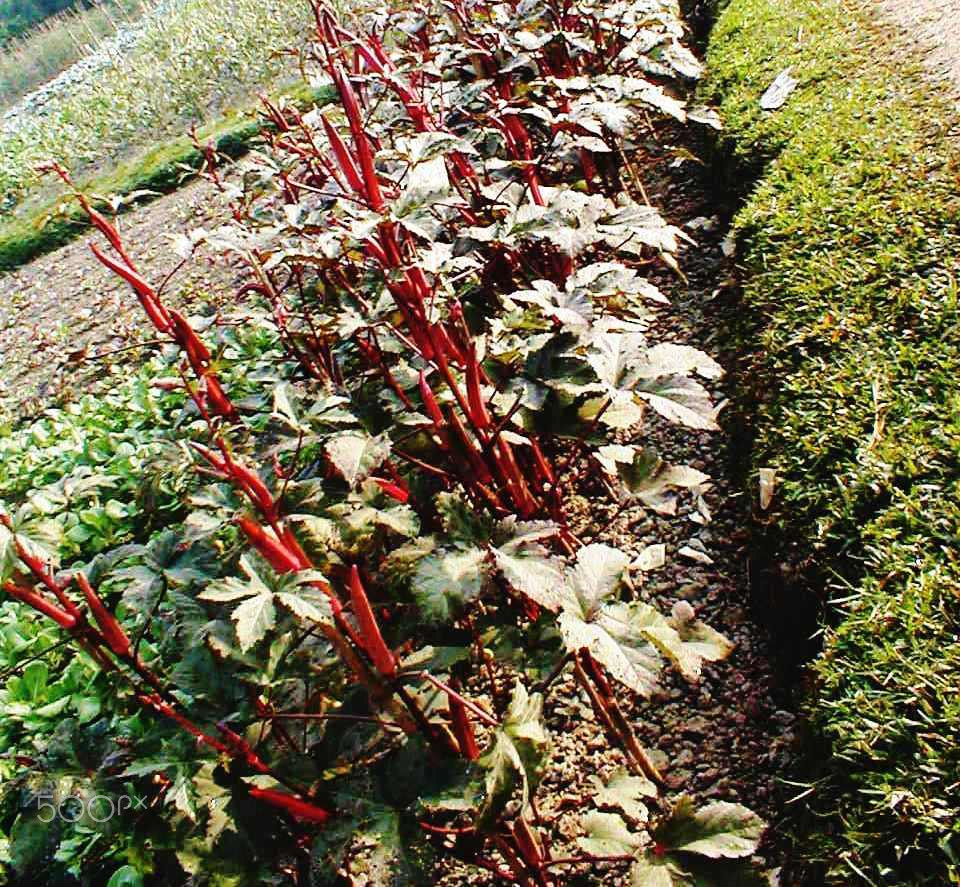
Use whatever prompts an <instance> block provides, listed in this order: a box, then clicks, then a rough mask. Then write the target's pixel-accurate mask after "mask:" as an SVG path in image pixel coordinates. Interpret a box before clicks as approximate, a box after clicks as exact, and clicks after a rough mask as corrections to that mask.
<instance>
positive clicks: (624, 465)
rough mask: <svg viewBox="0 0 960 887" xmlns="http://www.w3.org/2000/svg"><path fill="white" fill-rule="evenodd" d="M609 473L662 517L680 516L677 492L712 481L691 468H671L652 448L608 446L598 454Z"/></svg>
mask: <svg viewBox="0 0 960 887" xmlns="http://www.w3.org/2000/svg"><path fill="white" fill-rule="evenodd" d="M596 457H597V461H598V462H599V463H600V465H601V467H602V468H603V470H604V471H606V472H607V474H609V475H611V476H612V477H616V478H618V479H619V480H620V482H621V483H622V484H623V486H624V488H625V489H626V490H627V492H628V493H630V494H631V495H633V496H636V497H637V498H638V499H639V500H640V501H641V502H643V504H644V505H646V506H648V507H649V508H652V509H653V510H654V511H656V512H657V513H658V514H667V515H673V514H676V513H677V497H676V494H675V492H674V491H675V490H679V489H694V490H696V489H697V488H700V487H702V486H704V485H705V484H706V483H708V482H709V480H710V478H709V476H708V475H706V474H704V473H703V472H702V471H697V469H695V468H691V467H690V466H689V465H667V464H666V463H665V462H663V461H662V460H661V459H660V457H659V456H657V454H656V453H655V452H654V451H653V450H651V449H650V448H648V447H635V446H629V445H623V444H608V445H607V446H603V447H600V448H599V449H598V450H597V452H596Z"/></svg>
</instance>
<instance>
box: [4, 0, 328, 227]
mask: <svg viewBox="0 0 960 887" xmlns="http://www.w3.org/2000/svg"><path fill="white" fill-rule="evenodd" d="M308 20H309V19H308V12H307V10H305V8H304V5H303V4H302V3H299V2H296V0H270V2H266V3H263V2H260V3H254V2H251V0H231V2H230V3H211V2H208V0H170V2H169V3H165V4H162V5H160V6H158V7H156V8H155V9H153V10H151V11H150V13H149V14H148V15H146V16H145V17H144V18H143V19H142V20H141V21H140V22H139V23H138V24H137V33H136V35H135V37H134V39H133V43H132V45H131V46H124V47H123V51H122V52H118V53H116V54H109V53H108V54H107V57H106V58H105V59H102V60H100V61H99V62H97V63H93V61H92V60H91V58H85V59H82V60H81V61H80V62H78V63H77V65H76V66H75V68H76V73H75V76H71V77H70V78H69V79H68V80H65V81H64V82H63V84H62V85H61V86H59V87H58V88H57V90H56V91H55V92H52V93H50V94H47V93H43V95H42V96H38V97H37V100H36V101H33V100H32V98H31V97H30V96H28V97H27V99H25V100H24V101H23V102H21V103H20V105H18V107H17V109H15V113H13V114H10V115H7V116H6V117H5V119H4V120H3V121H2V124H0V212H2V213H3V214H8V213H10V212H11V211H12V210H14V208H15V207H16V206H17V205H18V204H19V203H20V202H21V201H22V200H23V199H24V198H25V196H29V195H30V194H31V193H32V192H33V191H35V190H36V188H37V177H36V173H35V170H36V168H37V166H38V165H39V164H42V163H45V162H49V161H51V160H53V161H58V162H61V163H64V164H67V165H68V166H70V167H71V169H72V170H73V171H74V172H78V171H79V170H80V169H81V168H83V167H86V168H92V167H94V166H96V167H98V168H99V169H104V168H109V166H110V164H111V163H115V162H116V161H117V159H118V158H122V157H123V156H126V155H128V154H129V153H130V151H131V150H136V149H138V148H141V149H142V148H144V147H146V146H149V145H151V144H154V143H155V142H156V141H157V140H158V137H160V136H162V135H164V134H166V135H171V134H180V133H182V132H183V131H184V130H185V129H187V128H189V126H190V124H197V125H201V124H203V123H206V122H209V120H210V119H211V118H212V117H214V116H216V115H217V114H218V113H220V112H221V111H222V110H223V109H224V108H225V107H228V106H229V104H230V103H231V102H232V101H234V100H236V99H237V98H238V97H244V98H245V97H246V96H247V95H249V93H250V92H252V91H255V90H257V89H260V88H264V87H265V86H266V85H268V84H269V83H271V82H272V81H274V80H275V79H276V78H278V77H281V76H285V75H286V72H287V71H288V70H289V68H290V65H291V63H290V60H288V59H286V58H285V57H284V56H283V53H282V51H283V50H284V49H285V48H286V46H287V41H288V37H289V34H291V33H296V32H298V31H301V30H302V29H303V28H304V27H306V25H307V22H308ZM71 70H73V69H71Z"/></svg>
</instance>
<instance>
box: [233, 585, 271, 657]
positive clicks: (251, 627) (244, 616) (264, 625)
mask: <svg viewBox="0 0 960 887" xmlns="http://www.w3.org/2000/svg"><path fill="white" fill-rule="evenodd" d="M233 621H234V622H235V623H236V624H237V640H238V641H239V642H240V649H241V650H242V651H243V652H244V653H246V652H247V650H249V649H250V648H251V647H252V646H253V645H254V644H256V643H257V641H259V640H260V639H261V638H263V636H264V635H265V634H266V633H267V631H268V630H269V629H271V628H273V626H274V624H275V622H276V610H275V609H274V606H273V593H272V592H267V593H266V594H258V595H256V596H255V597H252V598H249V599H248V600H245V601H244V602H243V603H242V604H240V606H239V607H237V608H236V609H235V610H234V611H233Z"/></svg>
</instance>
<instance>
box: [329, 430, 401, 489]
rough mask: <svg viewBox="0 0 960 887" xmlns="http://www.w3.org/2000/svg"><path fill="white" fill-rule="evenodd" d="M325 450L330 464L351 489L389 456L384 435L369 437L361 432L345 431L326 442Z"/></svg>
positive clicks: (388, 441) (388, 445)
mask: <svg viewBox="0 0 960 887" xmlns="http://www.w3.org/2000/svg"><path fill="white" fill-rule="evenodd" d="M325 449H326V453H327V458H328V459H329V460H330V464H331V465H333V467H334V468H336V469H337V471H339V472H340V474H341V475H342V476H343V479H344V480H345V481H346V482H347V483H348V484H349V485H350V486H351V487H352V486H355V485H356V484H358V483H359V482H360V481H362V480H365V479H366V478H367V477H368V476H369V474H370V472H372V471H374V470H375V469H376V468H378V467H379V466H380V465H381V464H382V463H383V461H384V460H385V459H386V458H387V456H389V455H390V440H389V438H387V437H386V435H380V436H378V437H371V436H370V435H369V434H366V433H364V432H362V431H347V432H344V433H342V434H339V435H337V436H336V437H333V438H331V439H330V440H328V441H327V444H326V447H325Z"/></svg>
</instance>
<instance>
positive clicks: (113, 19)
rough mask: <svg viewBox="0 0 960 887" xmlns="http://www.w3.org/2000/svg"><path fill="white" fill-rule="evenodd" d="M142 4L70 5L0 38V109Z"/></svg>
mask: <svg viewBox="0 0 960 887" xmlns="http://www.w3.org/2000/svg"><path fill="white" fill-rule="evenodd" d="M144 9H145V6H144V4H142V3H138V2H136V0H122V2H113V0H111V2H104V3H98V4H96V5H92V6H85V5H82V6H80V7H79V8H78V7H75V6H70V7H68V8H67V9H64V10H62V11H60V12H58V13H57V14H55V15H51V16H49V17H48V18H45V19H44V20H43V22H42V23H40V24H39V25H37V26H34V27H31V28H30V29H29V30H27V31H26V32H25V33H22V34H20V35H18V36H16V37H15V38H13V39H10V40H8V41H5V45H4V52H3V57H2V58H0V110H4V111H5V110H6V109H7V108H9V107H10V106H11V105H12V104H14V102H16V101H17V99H19V98H21V97H22V96H25V95H27V94H28V93H30V92H31V91H32V90H34V89H36V88H37V87H39V86H41V85H43V84H44V83H46V82H48V81H49V80H50V79H51V78H53V77H56V76H57V75H58V74H59V73H60V72H61V71H63V70H65V69H66V68H68V67H69V66H70V65H72V64H73V63H74V62H77V61H79V60H80V59H81V58H83V56H84V55H85V54H86V53H88V52H89V51H91V49H93V47H95V46H99V45H101V44H102V43H103V42H104V41H105V40H107V39H109V37H110V36H111V35H113V34H116V33H117V30H118V29H119V28H121V27H123V26H125V25H128V24H129V23H131V22H134V21H136V19H137V18H138V17H139V16H140V15H141V14H142V13H143V11H144ZM0 19H3V12H2V9H0ZM2 27H3V26H2V25H0V28H2Z"/></svg>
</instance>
